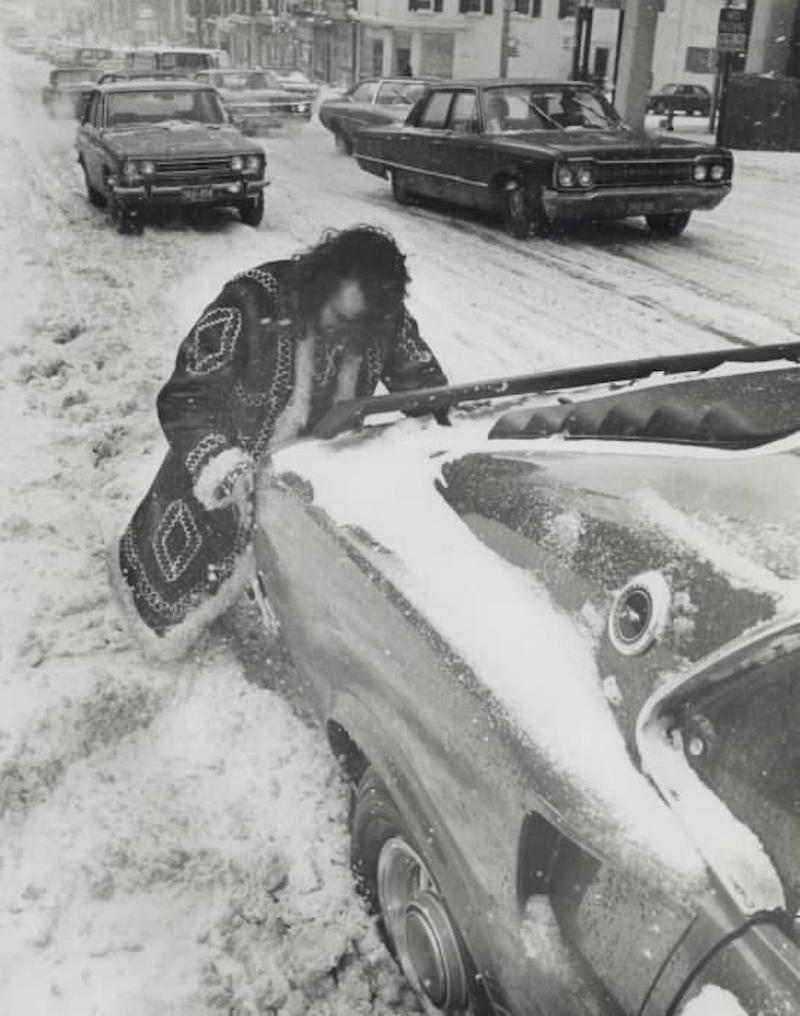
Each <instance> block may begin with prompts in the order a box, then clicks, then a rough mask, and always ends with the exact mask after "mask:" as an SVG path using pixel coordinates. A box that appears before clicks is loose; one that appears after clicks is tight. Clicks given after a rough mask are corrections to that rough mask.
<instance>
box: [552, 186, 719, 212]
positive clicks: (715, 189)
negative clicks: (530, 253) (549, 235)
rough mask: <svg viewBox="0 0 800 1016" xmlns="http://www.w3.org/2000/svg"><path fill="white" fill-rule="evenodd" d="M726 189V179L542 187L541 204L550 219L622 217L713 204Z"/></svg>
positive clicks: (696, 207) (713, 206)
mask: <svg viewBox="0 0 800 1016" xmlns="http://www.w3.org/2000/svg"><path fill="white" fill-rule="evenodd" d="M730 189H731V185H730V183H724V184H715V185H713V186H705V187H699V186H698V187H694V186H691V185H689V186H684V187H616V188H614V189H613V190H611V189H602V188H598V189H596V190H588V191H576V192H572V193H565V192H563V191H552V190H546V191H544V193H543V195H542V204H543V206H544V210H545V212H546V214H547V216H548V218H551V219H625V218H627V217H628V216H631V215H664V214H669V213H671V212H693V211H695V210H697V209H710V208H716V207H717V205H718V204H719V203H720V201H722V199H723V198H724V197H725V196H726V195H727V194H728V193H729V192H730Z"/></svg>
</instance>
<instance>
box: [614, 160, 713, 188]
mask: <svg viewBox="0 0 800 1016" xmlns="http://www.w3.org/2000/svg"><path fill="white" fill-rule="evenodd" d="M594 166H595V183H596V185H597V186H598V187H628V186H639V185H642V184H645V185H646V184H654V185H658V184H663V185H666V186H668V185H670V184H682V183H692V180H693V177H692V170H693V168H694V160H692V159H670V160H668V161H660V160H656V159H639V160H628V161H625V162H611V161H608V162H600V161H597V162H595V163H594Z"/></svg>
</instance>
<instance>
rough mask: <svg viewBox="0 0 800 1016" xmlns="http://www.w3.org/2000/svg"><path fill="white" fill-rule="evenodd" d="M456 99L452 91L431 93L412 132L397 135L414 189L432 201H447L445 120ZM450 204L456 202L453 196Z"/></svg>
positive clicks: (455, 197) (446, 130)
mask: <svg viewBox="0 0 800 1016" xmlns="http://www.w3.org/2000/svg"><path fill="white" fill-rule="evenodd" d="M455 95H456V89H454V88H437V89H434V90H433V91H431V92H430V94H429V95H428V97H427V99H425V100H424V105H423V107H422V108H421V110H420V113H419V116H418V117H417V118H416V126H415V127H414V129H413V132H412V131H402V132H400V134H399V135H398V137H399V139H400V141H399V144H400V146H401V147H402V149H403V151H402V153H401V154H402V155H403V156H404V157H405V158H404V160H403V161H404V163H405V164H406V165H407V166H408V167H409V168H411V169H412V170H413V174H414V187H415V189H416V190H419V191H420V192H421V193H423V194H428V195H430V196H432V197H443V198H446V197H448V195H449V193H450V186H449V182H448V180H447V169H446V166H447V164H448V155H447V149H448V140H449V139H448V120H449V116H450V107H451V105H452V103H453V99H454V98H455ZM451 200H456V201H457V200H458V195H457V194H455V193H454V194H453V195H452V197H451Z"/></svg>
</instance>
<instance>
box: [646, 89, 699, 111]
mask: <svg viewBox="0 0 800 1016" xmlns="http://www.w3.org/2000/svg"><path fill="white" fill-rule="evenodd" d="M647 108H648V110H651V111H652V112H653V113H659V114H662V113H685V114H686V116H694V115H695V114H697V115H698V116H708V115H709V113H710V112H711V92H709V90H708V89H707V88H706V87H705V86H704V85H680V84H669V85H664V87H663V88H660V89H659V90H658V91H657V92H653V94H652V95H651V96H650V98H649V99H648V101H647Z"/></svg>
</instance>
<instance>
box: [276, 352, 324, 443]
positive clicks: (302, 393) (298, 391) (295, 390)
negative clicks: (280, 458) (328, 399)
mask: <svg viewBox="0 0 800 1016" xmlns="http://www.w3.org/2000/svg"><path fill="white" fill-rule="evenodd" d="M313 389H314V340H313V339H311V338H305V339H301V340H300V342H298V343H297V346H296V348H295V354H294V385H293V387H292V394H291V396H290V398H289V401H288V402H287V403H286V406H285V407H284V409H283V410H282V411H281V413H280V414H279V416H278V418H277V420H276V421H275V426H274V427H273V429H272V437H271V438H270V439H269V446H268V447H269V450H270V451H271V452H272V451H275V449H276V448H280V446H281V445H284V444H287V443H288V442H289V441H294V439H295V438H296V437H297V435H298V434H299V433H300V431H301V430H302V429H303V427H305V425H306V424H307V423H308V416H309V413H310V412H311V394H312V392H313Z"/></svg>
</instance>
